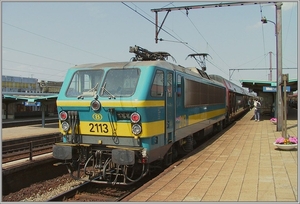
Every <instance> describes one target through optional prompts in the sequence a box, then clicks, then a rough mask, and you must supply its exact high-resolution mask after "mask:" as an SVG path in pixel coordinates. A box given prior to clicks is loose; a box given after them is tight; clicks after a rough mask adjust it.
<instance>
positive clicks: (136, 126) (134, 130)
mask: <svg viewBox="0 0 300 204" xmlns="http://www.w3.org/2000/svg"><path fill="white" fill-rule="evenodd" d="M131 130H132V133H133V134H135V135H138V134H140V133H141V132H142V127H141V126H140V125H139V124H134V125H133V126H132V128H131Z"/></svg>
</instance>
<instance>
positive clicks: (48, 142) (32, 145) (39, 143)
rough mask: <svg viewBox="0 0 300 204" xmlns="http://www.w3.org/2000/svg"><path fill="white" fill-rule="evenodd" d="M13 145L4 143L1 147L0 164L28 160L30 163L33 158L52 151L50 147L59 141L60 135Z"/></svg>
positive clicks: (15, 142) (16, 142)
mask: <svg viewBox="0 0 300 204" xmlns="http://www.w3.org/2000/svg"><path fill="white" fill-rule="evenodd" d="M18 141H22V140H16V141H14V143H13V144H7V142H6V144H5V143H4V144H3V146H2V163H7V162H11V161H15V160H18V159H26V158H29V160H30V161H32V158H33V156H37V155H41V154H45V153H49V152H51V151H52V145H53V144H54V143H56V142H59V141H61V136H60V135H50V136H49V135H48V136H47V138H43V137H39V138H37V139H36V138H32V139H31V140H30V141H26V142H18Z"/></svg>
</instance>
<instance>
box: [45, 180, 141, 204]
mask: <svg viewBox="0 0 300 204" xmlns="http://www.w3.org/2000/svg"><path fill="white" fill-rule="evenodd" d="M136 188H137V186H136V187H133V186H121V187H120V186H106V185H99V184H95V183H90V182H86V183H83V184H81V185H79V186H77V187H75V188H73V189H71V190H69V191H66V192H64V193H62V194H60V195H58V196H55V197H53V198H50V199H49V200H47V202H49V201H67V202H72V201H73V202H79V201H84V202H93V201H98V202H99V201H100V202H116V201H121V200H122V199H123V198H124V197H126V196H127V195H128V194H130V193H132V192H133V191H134V190H136Z"/></svg>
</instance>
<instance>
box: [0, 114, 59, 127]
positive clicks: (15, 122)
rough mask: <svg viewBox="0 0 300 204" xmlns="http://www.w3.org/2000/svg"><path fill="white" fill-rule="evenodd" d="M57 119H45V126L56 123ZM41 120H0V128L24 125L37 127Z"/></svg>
mask: <svg viewBox="0 0 300 204" xmlns="http://www.w3.org/2000/svg"><path fill="white" fill-rule="evenodd" d="M57 122H58V118H57V117H51V118H45V124H49V123H57ZM41 123H42V119H41V118H24V119H22V120H20V119H19V120H2V128H10V127H19V126H26V125H37V124H41Z"/></svg>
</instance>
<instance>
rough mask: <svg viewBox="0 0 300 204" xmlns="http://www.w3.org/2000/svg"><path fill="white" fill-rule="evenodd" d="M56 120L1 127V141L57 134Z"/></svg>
mask: <svg viewBox="0 0 300 204" xmlns="http://www.w3.org/2000/svg"><path fill="white" fill-rule="evenodd" d="M59 133H60V132H59V129H58V122H57V123H50V124H45V126H44V127H42V125H40V124H38V125H27V126H19V127H10V128H2V135H1V137H2V142H3V141H7V140H15V139H22V138H30V137H35V136H41V135H53V134H59Z"/></svg>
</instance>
